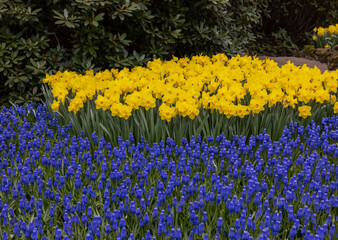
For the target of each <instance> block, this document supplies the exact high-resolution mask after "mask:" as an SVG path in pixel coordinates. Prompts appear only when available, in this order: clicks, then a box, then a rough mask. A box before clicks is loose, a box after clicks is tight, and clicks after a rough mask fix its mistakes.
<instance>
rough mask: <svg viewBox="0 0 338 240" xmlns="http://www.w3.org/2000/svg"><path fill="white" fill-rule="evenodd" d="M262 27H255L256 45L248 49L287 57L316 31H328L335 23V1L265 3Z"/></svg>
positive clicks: (272, 0)
mask: <svg viewBox="0 0 338 240" xmlns="http://www.w3.org/2000/svg"><path fill="white" fill-rule="evenodd" d="M265 6H266V7H265V8H264V9H262V14H261V15H262V24H261V25H255V27H254V32H255V35H256V36H257V39H256V41H254V42H252V43H251V44H250V46H249V48H250V49H251V50H255V51H257V52H260V53H261V52H263V51H266V52H269V53H272V54H277V55H278V54H280V55H290V54H291V52H292V51H293V50H298V49H299V50H301V49H302V48H303V46H304V45H306V44H309V43H310V39H311V37H312V36H311V35H312V34H313V29H314V28H315V27H320V26H322V27H328V26H329V25H330V24H336V23H337V19H338V1H332V0H313V1H308V0H293V1H288V0H287V1H285V0H266V5H265Z"/></svg>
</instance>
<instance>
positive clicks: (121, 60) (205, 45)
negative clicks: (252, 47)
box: [0, 0, 262, 102]
mask: <svg viewBox="0 0 338 240" xmlns="http://www.w3.org/2000/svg"><path fill="white" fill-rule="evenodd" d="M261 5H262V3H261V1H253V0H242V1H228V0H217V1H216V0H198V1H197V0H196V1H192V0H191V1H187V0H175V1H174V0H163V1H157V0H156V1H155V0H114V1H105V0H75V1H74V0H63V1H61V0H46V1H33V0H28V1H27V0H14V1H10V0H2V1H1V3H0V18H1V19H0V20H1V25H0V42H1V45H0V57H1V58H0V81H1V84H2V85H4V86H5V87H4V88H2V89H1V90H0V91H1V92H0V94H1V95H3V96H4V95H8V96H10V99H12V100H17V101H18V102H25V101H29V100H32V99H33V100H36V99H38V98H40V96H41V95H39V94H40V82H41V78H42V77H43V76H44V75H45V74H46V73H50V74H52V73H55V72H56V71H65V70H73V71H77V72H83V71H85V70H87V69H94V70H95V71H97V70H101V69H106V68H123V67H131V66H135V65H143V64H145V63H146V62H147V61H148V60H149V59H152V58H159V57H161V58H164V59H168V58H171V56H172V55H176V56H178V57H182V56H185V55H186V56H191V55H195V54H199V53H204V54H210V55H211V54H213V53H217V52H226V53H227V54H228V55H234V54H237V53H240V52H243V49H244V47H245V45H246V44H247V43H249V42H252V41H253V40H254V39H255V36H254V34H253V32H252V28H253V26H255V25H256V24H258V23H259V22H260V19H261V18H260V11H261V10H260V9H261ZM7 100H8V99H4V100H3V101H7Z"/></svg>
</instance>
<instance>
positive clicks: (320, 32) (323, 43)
mask: <svg viewBox="0 0 338 240" xmlns="http://www.w3.org/2000/svg"><path fill="white" fill-rule="evenodd" d="M313 32H314V35H313V36H312V39H313V40H314V41H315V42H316V44H317V45H318V47H321V48H322V47H331V48H332V47H334V46H336V45H337V44H338V23H337V24H336V25H330V26H328V27H327V28H323V27H319V28H314V29H313Z"/></svg>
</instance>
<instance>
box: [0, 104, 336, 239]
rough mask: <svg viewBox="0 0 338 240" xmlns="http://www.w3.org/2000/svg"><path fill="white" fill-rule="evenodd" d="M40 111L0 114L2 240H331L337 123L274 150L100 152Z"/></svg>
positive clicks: (236, 143)
mask: <svg viewBox="0 0 338 240" xmlns="http://www.w3.org/2000/svg"><path fill="white" fill-rule="evenodd" d="M71 128H72V124H69V125H67V126H60V125H59V124H58V118H57V115H56V116H51V115H49V113H48V112H47V111H46V108H45V107H44V106H43V105H36V104H30V105H28V106H27V108H24V107H20V106H16V108H10V109H8V108H3V109H2V110H1V112H0V156H1V161H0V171H1V181H0V234H1V236H2V239H4V240H6V239H13V238H27V239H29V238H30V239H33V240H37V239H83V238H85V239H88V240H89V239H147V240H150V239H155V238H156V239H236V240H237V239H245V240H248V239H272V238H275V239H284V238H289V239H296V238H302V239H336V238H338V230H337V229H336V222H337V221H338V165H337V158H338V145H337V141H338V116H335V117H332V118H323V119H322V122H321V124H320V125H316V124H314V123H313V122H312V123H311V124H310V125H308V126H305V127H303V126H300V125H298V124H297V123H294V124H290V125H289V126H286V127H285V129H284V132H283V134H282V137H281V138H280V139H279V140H278V141H271V139H270V136H269V135H268V134H266V133H264V132H263V133H262V134H260V135H258V136H248V137H247V138H246V137H244V136H233V138H232V140H231V141H230V140H227V139H225V137H224V136H223V135H220V136H217V137H213V136H210V137H209V138H208V141H207V142H203V141H201V137H200V136H197V137H193V138H192V139H190V140H187V139H185V138H183V139H182V140H181V141H180V142H176V141H174V140H172V139H170V138H168V139H167V140H166V141H161V142H160V143H155V144H153V145H152V146H150V145H149V144H148V143H147V142H146V141H144V140H143V139H142V140H141V141H140V142H135V141H134V137H133V135H132V134H131V135H130V136H129V139H128V140H126V141H123V140H122V139H121V138H119V140H118V142H119V145H118V146H111V144H110V143H108V142H106V141H105V140H104V139H103V138H102V139H98V137H97V135H96V133H95V132H94V133H93V134H92V137H91V138H90V139H88V138H85V137H84V136H83V135H79V136H72V135H71V134H70V129H71Z"/></svg>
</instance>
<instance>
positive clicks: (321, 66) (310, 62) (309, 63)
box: [258, 56, 329, 73]
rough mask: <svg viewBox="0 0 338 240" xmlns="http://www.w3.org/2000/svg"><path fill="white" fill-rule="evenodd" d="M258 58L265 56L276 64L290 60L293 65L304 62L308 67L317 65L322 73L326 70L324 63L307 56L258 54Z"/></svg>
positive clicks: (281, 64) (282, 63)
mask: <svg viewBox="0 0 338 240" xmlns="http://www.w3.org/2000/svg"><path fill="white" fill-rule="evenodd" d="M258 58H259V59H261V60H264V59H266V58H269V59H271V60H274V61H275V62H277V63H278V66H280V67H281V66H283V65H284V64H286V63H287V62H288V61H290V62H292V63H293V64H294V65H295V66H303V65H304V64H306V65H307V66H308V67H310V68H314V67H315V66H317V68H319V69H320V71H321V72H322V73H323V72H325V71H329V70H328V66H327V64H325V63H321V62H319V61H315V60H310V59H307V58H299V57H268V56H258Z"/></svg>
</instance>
